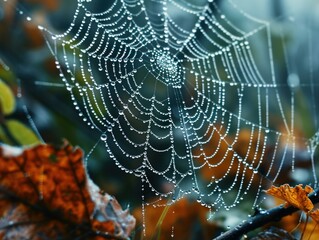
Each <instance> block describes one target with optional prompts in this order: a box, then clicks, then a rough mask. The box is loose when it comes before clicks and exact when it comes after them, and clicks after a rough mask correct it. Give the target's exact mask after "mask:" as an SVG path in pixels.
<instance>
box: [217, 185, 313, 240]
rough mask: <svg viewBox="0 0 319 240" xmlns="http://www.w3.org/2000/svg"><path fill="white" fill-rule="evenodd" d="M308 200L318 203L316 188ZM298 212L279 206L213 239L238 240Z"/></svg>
mask: <svg viewBox="0 0 319 240" xmlns="http://www.w3.org/2000/svg"><path fill="white" fill-rule="evenodd" d="M309 198H310V200H311V201H312V203H313V204H316V203H318V202H319V188H316V189H315V191H314V192H313V193H311V194H310V195H309ZM299 210H300V209H299V208H295V207H288V208H285V207H284V205H280V206H278V207H275V208H272V209H270V210H268V211H263V212H261V213H258V214H257V215H255V216H253V217H251V218H249V219H248V220H247V221H246V222H245V223H243V224H239V225H237V226H236V227H235V228H233V229H231V230H229V231H227V232H225V233H223V234H222V235H220V236H219V237H217V238H215V240H226V239H232V240H236V239H240V238H241V237H242V236H243V235H244V234H246V233H248V232H250V231H252V230H255V229H257V228H259V227H262V226H264V225H265V224H267V223H271V222H277V221H280V220H281V219H282V218H283V217H285V216H288V215H291V214H292V213H294V212H297V211H299Z"/></svg>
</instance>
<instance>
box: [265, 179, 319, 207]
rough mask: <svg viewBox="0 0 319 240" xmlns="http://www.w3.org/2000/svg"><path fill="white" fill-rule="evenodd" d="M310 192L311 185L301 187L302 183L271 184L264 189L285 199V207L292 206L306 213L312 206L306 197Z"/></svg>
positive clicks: (311, 190)
mask: <svg viewBox="0 0 319 240" xmlns="http://www.w3.org/2000/svg"><path fill="white" fill-rule="evenodd" d="M312 192H313V189H312V187H310V186H308V185H307V186H305V188H303V187H302V184H299V185H297V186H295V187H290V186H289V185H288V184H284V185H281V186H280V187H275V186H272V187H271V188H270V189H268V190H267V191H266V193H267V194H269V195H272V196H274V197H277V198H280V199H282V200H284V201H286V207H288V206H294V207H296V208H299V209H301V210H303V211H305V212H306V213H309V212H310V211H311V210H312V209H313V207H314V206H313V203H312V202H311V200H310V199H309V198H308V194H309V193H312Z"/></svg>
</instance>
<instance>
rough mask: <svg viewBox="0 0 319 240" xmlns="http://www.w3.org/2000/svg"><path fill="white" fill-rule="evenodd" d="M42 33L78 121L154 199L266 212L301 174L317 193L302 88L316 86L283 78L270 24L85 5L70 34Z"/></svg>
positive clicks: (208, 10) (220, 9)
mask: <svg viewBox="0 0 319 240" xmlns="http://www.w3.org/2000/svg"><path fill="white" fill-rule="evenodd" d="M224 6H227V9H228V10H227V11H226V10H224V9H225V7H224ZM234 13H236V14H234ZM242 19H245V21H243V20H242ZM241 22H245V24H241ZM40 29H41V30H43V32H44V33H45V34H46V36H49V37H50V38H48V40H47V43H48V45H49V47H50V50H51V51H52V53H53V55H54V56H55V59H56V66H57V68H58V69H59V70H60V76H61V79H62V82H63V84H64V86H65V88H66V89H67V90H68V92H69V93H70V96H71V99H72V103H73V106H74V108H75V109H76V110H77V113H78V115H79V116H80V117H81V118H82V119H83V121H84V122H86V123H87V125H88V127H90V128H92V129H93V130H95V131H98V132H99V133H100V140H99V141H102V142H104V144H105V147H106V150H107V155H108V157H109V158H111V159H112V160H113V161H114V163H115V164H116V165H117V166H118V167H119V168H120V169H122V170H123V171H125V172H126V173H127V174H133V175H135V176H136V177H138V178H140V179H141V181H142V182H143V187H142V189H143V191H151V192H153V195H154V197H157V199H158V200H161V199H168V200H169V201H168V202H174V201H175V200H178V199H180V198H182V197H185V196H188V195H189V196H192V197H196V198H197V199H198V201H199V202H201V203H202V204H203V205H205V206H207V207H208V208H212V209H214V211H217V210H219V209H226V210H229V209H230V208H233V207H236V206H237V205H238V204H240V203H241V202H242V201H245V200H246V198H245V197H246V195H250V196H254V198H253V200H252V203H251V206H252V207H258V206H259V205H260V203H261V202H262V201H263V199H264V196H263V192H262V190H264V189H266V188H268V187H269V186H270V185H271V184H274V183H278V179H279V178H281V179H282V176H291V175H293V174H294V171H295V169H299V168H302V166H304V165H306V166H308V168H309V169H308V173H307V174H308V175H307V177H306V178H304V182H305V183H309V184H312V186H316V185H317V174H318V169H317V168H316V166H315V161H314V152H315V150H316V147H317V145H318V140H319V137H318V134H315V132H316V131H317V130H316V129H315V130H314V131H313V132H312V136H313V137H311V136H307V137H305V138H303V137H300V136H297V135H296V134H295V120H296V119H297V118H296V114H295V105H296V103H295V99H296V97H295V90H294V89H295V88H296V87H305V88H311V89H312V90H313V91H314V92H316V91H318V89H317V88H316V86H317V85H315V84H314V83H313V82H310V80H309V81H307V82H306V83H300V82H299V78H298V76H296V75H293V74H292V75H289V79H288V81H286V80H285V81H282V80H280V81H279V80H278V78H277V77H276V73H275V66H274V61H273V54H274V48H273V46H272V39H271V34H270V26H269V23H268V22H265V21H261V20H258V19H255V18H253V17H250V16H249V15H248V14H246V13H245V12H243V11H241V10H240V8H238V7H237V6H236V5H235V4H234V3H233V2H231V1H224V2H223V3H220V2H216V1H213V0H208V1H203V0H197V1H195V0H194V1H190V0H112V1H97V0H95V1H94V0H92V1H89V0H87V1H84V0H78V3H77V8H76V10H75V12H74V17H73V21H72V23H71V24H70V27H69V28H68V30H66V31H65V32H64V33H63V34H53V33H50V32H49V30H47V29H46V28H44V27H40ZM257 49H258V51H257ZM302 84H304V85H302ZM313 113H314V116H315V115H316V113H317V111H316V109H315V108H314V110H313ZM315 117H316V116H315ZM315 127H317V126H315ZM300 155H302V156H300ZM281 181H282V182H284V180H281ZM281 181H279V183H280V182H281ZM163 186H164V187H163ZM142 197H143V196H142ZM153 199H154V198H153ZM145 201H146V200H145ZM151 203H152V204H156V203H157V200H152V202H151ZM160 203H162V202H160Z"/></svg>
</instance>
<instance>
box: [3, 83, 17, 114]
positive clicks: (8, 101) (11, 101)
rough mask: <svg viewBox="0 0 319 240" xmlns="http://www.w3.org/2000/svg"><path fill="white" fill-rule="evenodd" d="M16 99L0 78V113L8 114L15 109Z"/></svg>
mask: <svg viewBox="0 0 319 240" xmlns="http://www.w3.org/2000/svg"><path fill="white" fill-rule="evenodd" d="M15 105H16V101H15V97H14V94H13V92H12V91H11V89H10V87H9V86H8V85H7V84H6V83H5V82H3V81H2V80H1V79H0V109H1V111H2V114H4V115H9V114H11V113H12V112H13V111H14V109H15Z"/></svg>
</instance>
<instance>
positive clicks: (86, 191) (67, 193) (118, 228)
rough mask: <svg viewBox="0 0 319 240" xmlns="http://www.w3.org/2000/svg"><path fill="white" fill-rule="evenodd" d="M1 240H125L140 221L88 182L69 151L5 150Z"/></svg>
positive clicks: (0, 166) (77, 155)
mask: <svg viewBox="0 0 319 240" xmlns="http://www.w3.org/2000/svg"><path fill="white" fill-rule="evenodd" d="M0 217H1V223H0V239H32V240H33V239H76V238H81V239H83V237H84V236H85V237H84V238H85V239H94V240H97V239H105V238H107V239H110V236H111V237H112V236H114V237H112V239H123V238H124V239H125V238H127V237H128V236H129V234H130V232H131V231H132V229H133V228H134V226H135V219H134V218H133V217H132V216H131V215H129V214H128V212H127V211H123V210H122V208H121V207H120V205H119V204H118V203H117V201H116V200H115V199H113V198H112V197H111V196H109V195H107V194H104V195H102V194H101V193H100V190H99V188H98V187H97V186H96V185H94V184H93V183H92V182H91V181H90V180H89V179H88V178H87V175H86V172H85V169H84V166H83V153H82V151H81V150H80V149H74V148H72V147H71V146H70V145H67V144H66V145H65V146H64V147H63V148H61V149H55V148H54V147H52V146H50V145H39V146H36V147H33V148H30V149H26V150H24V151H23V152H22V151H21V150H18V151H17V149H16V148H10V147H7V146H0Z"/></svg>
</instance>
